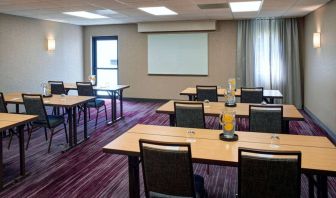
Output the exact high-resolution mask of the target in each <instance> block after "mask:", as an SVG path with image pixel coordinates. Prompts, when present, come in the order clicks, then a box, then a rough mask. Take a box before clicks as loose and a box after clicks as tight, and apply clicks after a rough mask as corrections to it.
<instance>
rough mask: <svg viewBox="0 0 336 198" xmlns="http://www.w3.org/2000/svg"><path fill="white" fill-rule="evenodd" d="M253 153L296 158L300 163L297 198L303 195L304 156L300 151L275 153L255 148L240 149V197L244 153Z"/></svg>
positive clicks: (298, 166)
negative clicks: (302, 170)
mask: <svg viewBox="0 0 336 198" xmlns="http://www.w3.org/2000/svg"><path fill="white" fill-rule="evenodd" d="M244 152H246V153H253V154H263V155H274V156H281V155H282V156H284V155H285V156H296V157H297V160H298V163H297V169H298V175H299V177H298V181H297V183H296V187H297V189H298V195H297V197H300V194H301V162H302V159H301V157H302V154H301V152H300V151H274V150H260V149H253V148H245V147H239V148H238V197H239V194H241V161H242V153H244ZM261 193H262V192H261Z"/></svg>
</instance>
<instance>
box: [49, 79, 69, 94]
mask: <svg viewBox="0 0 336 198" xmlns="http://www.w3.org/2000/svg"><path fill="white" fill-rule="evenodd" d="M48 83H49V85H50V89H51V94H57V95H61V94H66V91H65V88H64V84H63V81H48Z"/></svg>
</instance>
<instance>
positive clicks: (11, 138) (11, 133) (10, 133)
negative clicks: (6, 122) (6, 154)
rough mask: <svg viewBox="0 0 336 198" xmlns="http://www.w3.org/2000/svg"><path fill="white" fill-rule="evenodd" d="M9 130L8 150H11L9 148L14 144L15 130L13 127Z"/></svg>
mask: <svg viewBox="0 0 336 198" xmlns="http://www.w3.org/2000/svg"><path fill="white" fill-rule="evenodd" d="M8 131H9V142H8V146H7V148H8V150H9V149H10V146H11V144H12V140H13V135H14V131H13V130H12V129H9V130H8Z"/></svg>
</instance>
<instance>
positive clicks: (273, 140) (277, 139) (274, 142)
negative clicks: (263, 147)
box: [271, 133, 280, 148]
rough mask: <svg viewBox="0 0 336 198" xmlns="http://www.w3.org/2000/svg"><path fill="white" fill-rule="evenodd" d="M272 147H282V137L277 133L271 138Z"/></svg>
mask: <svg viewBox="0 0 336 198" xmlns="http://www.w3.org/2000/svg"><path fill="white" fill-rule="evenodd" d="M271 147H272V148H279V147H280V137H279V136H278V135H277V134H275V133H273V134H272V136H271Z"/></svg>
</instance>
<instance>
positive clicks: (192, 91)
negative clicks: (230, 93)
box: [180, 87, 283, 104]
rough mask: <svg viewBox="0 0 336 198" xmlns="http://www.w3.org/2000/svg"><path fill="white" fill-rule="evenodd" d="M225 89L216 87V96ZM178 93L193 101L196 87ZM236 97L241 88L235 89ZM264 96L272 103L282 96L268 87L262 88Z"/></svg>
mask: <svg viewBox="0 0 336 198" xmlns="http://www.w3.org/2000/svg"><path fill="white" fill-rule="evenodd" d="M225 92H226V90H225V89H222V88H221V89H217V94H218V96H222V97H223V96H224V95H225ZM180 95H185V96H188V97H189V100H190V101H194V100H195V96H196V88H195V87H188V88H186V89H184V90H183V91H181V92H180ZM235 96H236V97H240V96H241V90H240V89H237V90H236V94H235ZM264 98H265V99H266V100H267V101H268V100H269V103H272V104H273V103H274V99H282V98H283V96H282V94H281V92H280V91H279V90H268V89H264Z"/></svg>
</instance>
